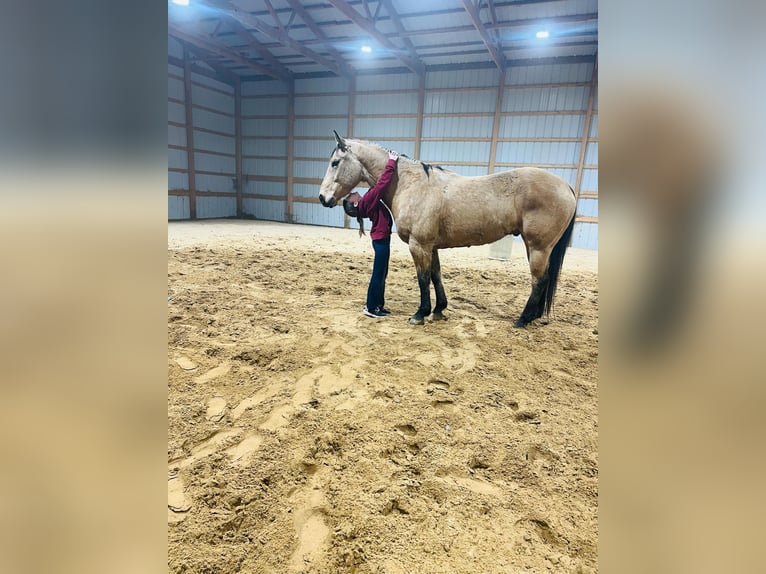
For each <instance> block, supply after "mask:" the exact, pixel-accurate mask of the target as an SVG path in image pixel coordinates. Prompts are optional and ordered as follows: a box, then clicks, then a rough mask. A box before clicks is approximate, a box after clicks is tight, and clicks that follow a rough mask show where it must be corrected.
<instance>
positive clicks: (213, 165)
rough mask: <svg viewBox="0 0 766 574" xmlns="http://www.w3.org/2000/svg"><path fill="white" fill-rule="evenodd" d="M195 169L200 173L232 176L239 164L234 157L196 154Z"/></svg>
mask: <svg viewBox="0 0 766 574" xmlns="http://www.w3.org/2000/svg"><path fill="white" fill-rule="evenodd" d="M194 167H195V169H197V170H200V171H217V172H220V173H226V174H232V173H235V172H236V171H237V162H236V161H235V158H234V157H228V156H221V155H213V154H208V153H202V152H195V153H194Z"/></svg>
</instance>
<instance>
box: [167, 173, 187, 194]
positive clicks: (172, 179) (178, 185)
mask: <svg viewBox="0 0 766 574" xmlns="http://www.w3.org/2000/svg"><path fill="white" fill-rule="evenodd" d="M168 189H187V190H188V189H189V176H187V175H186V173H180V172H177V171H169V172H168Z"/></svg>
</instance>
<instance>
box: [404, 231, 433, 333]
mask: <svg viewBox="0 0 766 574" xmlns="http://www.w3.org/2000/svg"><path fill="white" fill-rule="evenodd" d="M409 246H410V254H411V255H412V260H413V261H414V262H415V270H416V271H417V274H418V287H420V307H418V310H417V311H415V314H414V315H413V316H412V317H410V325H423V324H424V323H425V318H426V317H428V316H429V315H430V314H431V249H430V248H424V247H423V246H422V245H421V244H420V243H418V242H417V241H415V240H414V239H412V238H411V237H410V241H409Z"/></svg>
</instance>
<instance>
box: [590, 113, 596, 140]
mask: <svg viewBox="0 0 766 574" xmlns="http://www.w3.org/2000/svg"><path fill="white" fill-rule="evenodd" d="M588 137H589V138H597V137H598V114H596V113H594V114H593V115H592V116H591V118H590V134H588Z"/></svg>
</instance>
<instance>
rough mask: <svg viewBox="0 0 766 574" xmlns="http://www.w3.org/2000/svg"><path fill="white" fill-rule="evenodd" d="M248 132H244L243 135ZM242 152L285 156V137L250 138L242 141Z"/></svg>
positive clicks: (245, 153)
mask: <svg viewBox="0 0 766 574" xmlns="http://www.w3.org/2000/svg"><path fill="white" fill-rule="evenodd" d="M247 135H248V134H247V133H245V136H247ZM242 153H243V154H244V155H264V156H284V157H287V140H286V139H278V140H277V139H268V140H262V139H252V138H247V139H244V140H243V141H242Z"/></svg>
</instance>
